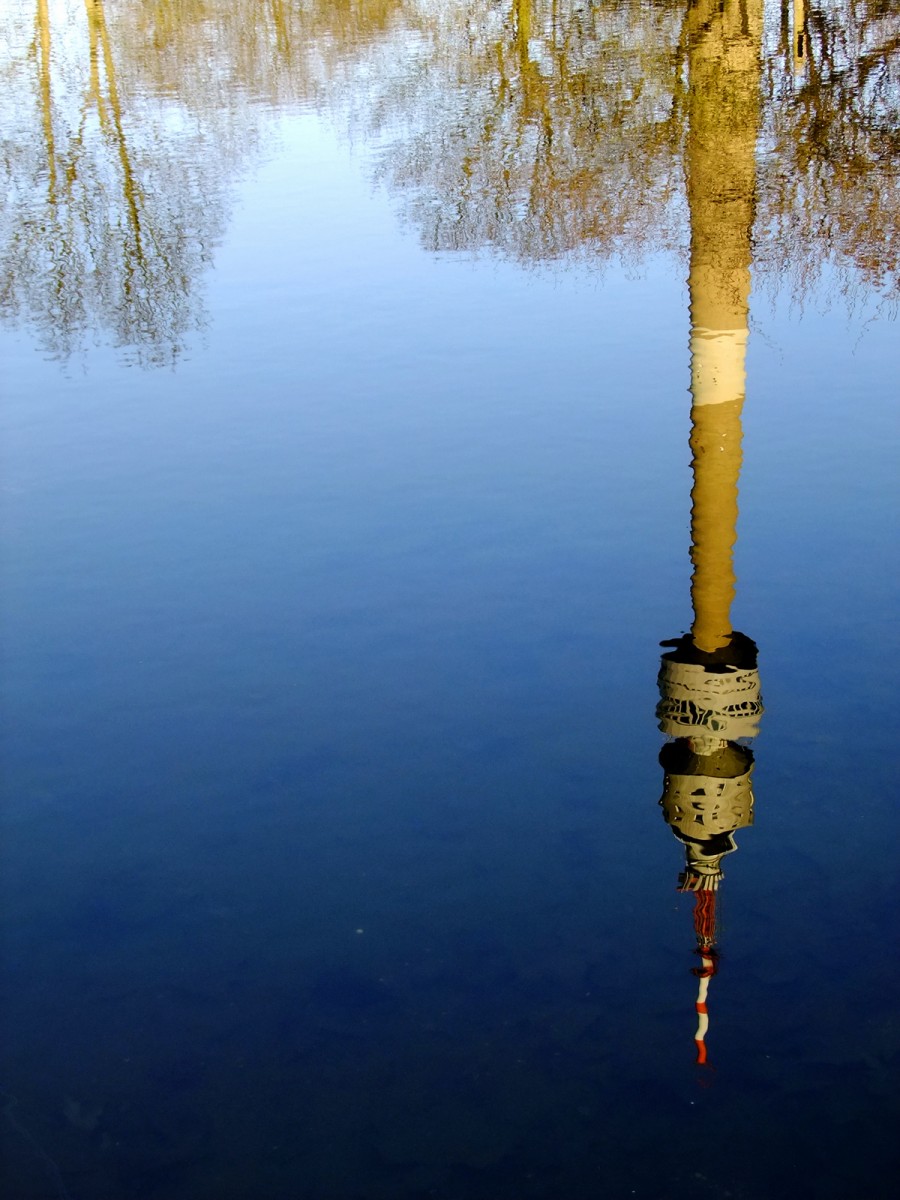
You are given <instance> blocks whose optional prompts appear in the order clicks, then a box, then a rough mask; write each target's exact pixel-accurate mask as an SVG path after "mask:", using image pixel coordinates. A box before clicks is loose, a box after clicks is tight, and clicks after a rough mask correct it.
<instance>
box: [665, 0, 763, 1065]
mask: <svg viewBox="0 0 900 1200" xmlns="http://www.w3.org/2000/svg"><path fill="white" fill-rule="evenodd" d="M762 10H763V5H762V0H748V2H747V3H744V4H740V5H738V4H726V5H723V6H720V5H719V4H717V3H696V4H694V5H692V6H691V8H690V10H689V13H688V18H687V21H688V71H689V98H688V112H689V128H688V138H687V145H686V175H687V193H688V204H689V209H690V218H691V259H690V274H689V281H688V282H689V290H690V309H691V397H692V407H691V437H690V445H691V452H692V470H693V477H694V482H693V488H692V490H691V561H692V563H693V567H694V570H693V575H692V578H691V602H692V607H693V623H692V625H691V630H690V633H688V634H685V635H683V636H682V637H680V638H676V639H673V640H671V641H667V642H663V643H662V645H663V646H664V647H666V652H665V653H664V654H663V656H662V664H661V667H660V672H659V680H658V683H659V692H660V701H659V704H658V706H657V717H658V719H659V727H660V729H661V730H662V732H663V733H665V734H666V735H667V736H668V737H669V738H671V739H673V740H672V741H670V742H668V743H667V744H666V745H665V746H664V747H663V750H662V752H661V754H660V764H661V765H662V767H663V770H664V771H665V781H664V785H663V794H662V798H661V800H660V804H661V806H662V810H663V815H664V817H665V820H666V822H667V824H668V825H669V826H670V828H671V829H672V832H673V833H674V834H675V836H676V837H677V838H678V840H679V841H680V842H681V843H682V844H683V845H684V849H685V867H684V870H683V871H682V872H681V874H680V876H679V880H678V886H679V890H680V891H684V892H692V893H694V894H695V897H696V899H695V907H694V931H695V934H696V938H697V947H696V950H697V953H698V954H699V956H700V966H699V967H697V968H695V974H697V975H698V976H699V979H700V986H699V993H698V996H697V1014H698V1023H697V1031H696V1035H695V1042H696V1046H697V1061H698V1062H700V1063H705V1062H706V1061H707V1048H706V1033H707V1030H708V1026H709V1017H708V1013H707V993H708V990H709V983H710V980H711V978H712V977H713V976H714V975H715V974H716V971H717V968H718V951H717V941H718V932H717V921H716V900H717V891H718V888H719V884H720V882H721V880H722V878H723V871H722V860H723V858H724V857H725V855H726V854H730V853H731V852H732V851H734V850H735V849H736V848H737V847H736V843H735V840H734V834H735V832H736V831H737V830H738V829H741V828H743V827H745V826H747V825H750V824H752V821H753V790H752V784H751V780H752V774H753V754H752V752H751V751H750V749H749V748H748V747H747V746H746V745H744V744H742V743H743V741H744V740H745V739H749V738H753V737H755V735H756V733H757V732H758V729H759V718H760V715H761V713H762V711H763V710H762V701H761V698H760V685H759V672H758V669H757V648H756V644H755V642H753V641H752V640H751V639H750V638H749V637H747V636H746V635H745V634H743V633H739V632H738V631H736V630H735V629H733V627H732V624H731V604H732V601H733V599H734V592H735V575H734V567H733V561H732V560H733V548H734V543H735V540H736V536H737V534H736V527H737V516H738V504H737V495H738V477H739V474H740V468H741V408H742V406H743V402H744V393H745V379H746V370H745V359H746V349H747V334H748V314H749V296H750V263H751V233H752V226H753V212H754V192H755V179H756V168H755V154H756V139H757V133H758V129H759V111H760V101H759V87H760V48H761V39H762V16H763V12H762Z"/></svg>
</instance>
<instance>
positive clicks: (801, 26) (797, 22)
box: [791, 0, 809, 75]
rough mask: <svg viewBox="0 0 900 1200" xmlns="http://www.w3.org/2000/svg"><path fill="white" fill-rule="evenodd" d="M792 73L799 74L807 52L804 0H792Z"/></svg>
mask: <svg viewBox="0 0 900 1200" xmlns="http://www.w3.org/2000/svg"><path fill="white" fill-rule="evenodd" d="M791 40H792V42H793V50H794V74H795V75H799V74H801V72H802V71H803V68H804V67H805V66H806V58H807V54H808V53H809V40H808V38H807V34H806V0H794V30H793V38H792V39H791Z"/></svg>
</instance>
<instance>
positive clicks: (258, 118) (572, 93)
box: [0, 0, 900, 362]
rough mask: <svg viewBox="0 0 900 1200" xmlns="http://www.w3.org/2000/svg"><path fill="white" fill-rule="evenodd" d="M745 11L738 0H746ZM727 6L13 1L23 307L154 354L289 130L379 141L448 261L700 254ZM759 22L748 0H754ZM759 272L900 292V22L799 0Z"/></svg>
mask: <svg viewBox="0 0 900 1200" xmlns="http://www.w3.org/2000/svg"><path fill="white" fill-rule="evenodd" d="M729 3H730V0H726V5H727V4H729ZM704 7H705V0H693V2H692V3H687V2H681V3H675V2H668V3H667V2H664V0H618V2H610V3H604V4H591V3H588V2H587V0H266V2H265V3H261V2H259V0H153V2H149V3H140V4H139V3H134V2H132V0H14V2H13V3H10V4H8V5H6V6H4V8H5V15H4V17H3V22H4V26H5V29H4V34H5V37H4V44H5V47H6V50H5V51H4V54H5V58H4V59H3V61H2V66H0V70H2V76H0V77H2V82H3V91H2V99H0V136H2V139H3V159H2V162H3V170H4V173H5V176H6V179H5V184H6V194H7V197H8V200H7V203H6V204H5V205H4V208H3V211H2V216H0V313H2V315H3V316H4V317H5V318H7V319H13V320H25V321H27V322H29V323H31V324H33V325H34V326H36V327H37V329H38V330H39V332H40V336H41V340H42V343H43V344H44V345H45V347H47V348H48V349H50V350H51V351H52V352H54V353H57V354H62V355H64V354H66V353H68V352H69V351H71V350H72V349H73V348H74V347H76V346H78V345H79V344H81V343H82V342H83V341H84V340H86V339H87V338H88V337H89V336H103V337H106V338H111V339H112V340H113V341H115V342H116V343H117V344H119V345H122V346H126V347H131V348H133V349H134V350H135V351H136V352H137V354H138V356H139V357H140V358H142V359H143V360H144V361H149V362H157V361H168V360H171V358H172V357H173V356H177V354H178V352H179V349H180V348H181V346H182V345H183V344H184V341H185V339H186V337H187V336H188V335H189V332H190V330H191V329H192V328H194V327H196V325H197V324H198V323H199V321H200V311H201V309H200V303H199V300H198V290H199V289H198V284H199V276H200V275H201V274H202V272H203V270H204V269H205V268H206V267H207V266H208V264H209V263H210V261H211V256H212V253H213V250H214V247H215V244H216V242H217V241H218V239H219V238H220V237H221V235H222V232H223V230H224V227H225V223H226V219H227V211H228V203H227V200H228V195H229V190H230V186H231V183H232V181H233V179H234V178H235V177H236V175H237V174H238V173H239V171H240V170H241V169H242V168H243V167H244V166H245V165H246V164H247V162H248V161H249V159H250V157H251V155H252V152H253V150H254V148H255V146H256V145H257V143H258V142H259V139H260V137H261V136H262V134H263V132H264V131H265V129H266V121H267V115H268V114H269V113H271V112H273V111H279V110H282V109H285V108H290V107H294V106H296V105H298V104H305V105H315V106H317V107H318V108H319V109H320V110H322V111H324V112H328V113H330V114H331V115H333V116H334V117H335V119H337V120H338V122H339V123H343V125H344V126H345V127H346V126H347V125H348V124H349V125H350V126H352V127H353V128H354V129H355V130H357V131H359V130H363V131H364V132H365V133H366V134H367V135H371V136H373V137H377V138H378V141H379V147H380V149H379V155H378V159H377V162H378V167H377V172H378V175H379V177H380V178H381V179H382V180H383V181H384V183H385V184H386V185H387V186H388V187H389V188H390V190H392V191H393V192H395V193H396V194H397V195H398V196H399V197H400V202H401V206H402V209H403V212H404V216H405V219H406V220H407V221H409V222H410V223H411V224H412V225H413V226H414V227H415V228H416V229H417V230H418V231H419V233H420V236H421V239H422V242H423V244H424V245H425V246H426V247H427V248H428V249H430V250H478V249H488V250H492V251H494V252H497V253H500V254H503V255H505V256H508V257H512V258H515V259H517V260H519V261H523V262H541V261H547V260H552V259H562V260H565V261H568V260H570V259H572V258H573V257H578V258H583V259H586V260H588V261H592V262H597V261H602V260H604V259H608V258H609V257H611V256H622V255H625V256H629V255H630V256H635V255H640V254H641V253H644V252H646V251H648V250H651V249H658V248H665V249H672V248H680V249H684V250H686V248H687V244H688V228H687V225H688V221H687V209H686V204H685V183H684V173H685V167H684V154H685V146H686V138H687V130H688V124H689V113H690V108H691V103H696V98H694V100H693V101H692V100H691V90H692V88H693V89H694V90H696V88H697V87H698V86H702V81H699V80H698V79H696V78H695V79H691V73H690V71H689V69H688V63H689V58H690V55H689V53H688V51H689V39H690V37H691V36H692V32H691V31H692V30H695V29H696V28H698V27H699V25H701V24H702V21H703V10H704ZM735 7H736V10H737V11H739V7H740V6H738V5H735ZM758 78H759V95H760V121H759V136H758V143H757V154H756V157H757V167H756V193H755V220H754V242H753V251H754V261H755V263H756V266H757V268H758V269H759V268H762V269H763V270H765V269H766V267H767V266H771V267H772V269H773V277H774V276H778V277H781V276H783V275H784V274H785V271H787V274H788V276H789V277H790V279H791V280H792V282H793V284H794V286H795V288H796V290H797V292H798V294H799V293H802V291H803V290H804V289H805V288H806V286H807V285H808V284H809V283H810V282H811V280H812V279H813V278H814V277H815V275H816V274H817V272H818V271H819V270H820V268H821V266H822V265H823V264H824V263H831V264H832V265H834V266H836V267H837V268H838V270H839V271H840V272H841V274H842V279H843V282H844V284H845V286H846V288H847V290H848V291H853V290H854V289H863V290H865V291H870V290H874V291H875V292H876V293H878V294H879V295H881V296H884V297H887V298H888V299H889V300H890V301H892V302H895V301H896V300H897V298H898V295H900V282H898V279H900V273H898V262H900V254H898V251H900V245H898V222H900V218H898V213H900V9H898V5H897V3H896V2H895V0H851V2H850V3H845V2H843V0H841V2H840V3H839V2H838V0H819V2H818V3H804V2H803V0H780V3H779V4H778V5H776V6H771V7H770V10H769V13H768V25H767V27H766V28H765V30H764V34H763V40H762V52H761V56H760V61H759V64H758Z"/></svg>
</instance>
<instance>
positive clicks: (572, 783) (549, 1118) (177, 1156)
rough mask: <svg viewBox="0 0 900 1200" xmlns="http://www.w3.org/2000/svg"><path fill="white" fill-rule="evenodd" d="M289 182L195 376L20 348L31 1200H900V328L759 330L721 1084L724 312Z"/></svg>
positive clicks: (15, 687) (8, 921) (638, 275)
mask: <svg viewBox="0 0 900 1200" xmlns="http://www.w3.org/2000/svg"><path fill="white" fill-rule="evenodd" d="M273 120H274V118H273ZM278 132H279V137H278V139H277V140H273V141H272V142H271V143H270V144H269V146H268V149H267V153H266V155H265V156H264V157H263V158H262V160H261V161H259V162H257V163H256V164H255V165H254V167H253V169H252V170H250V169H248V170H247V171H246V172H245V174H244V175H243V176H242V177H241V178H240V179H239V180H238V181H237V182H235V183H234V184H233V185H232V186H233V193H232V197H231V207H230V213H231V217H230V221H229V223H228V225H227V228H226V230H225V232H224V235H223V241H222V244H221V245H220V246H219V247H218V248H217V249H216V252H215V256H214V265H211V266H210V268H209V269H208V270H207V272H206V273H205V275H204V276H203V277H202V279H201V280H199V281H198V286H199V287H200V288H201V290H202V295H203V303H204V306H205V316H204V319H203V328H202V329H201V330H199V331H197V332H196V333H195V334H193V335H191V336H190V337H188V338H187V339H186V342H185V345H186V349H185V352H184V354H183V355H182V356H181V357H180V358H179V359H178V361H177V362H176V363H175V365H174V366H163V367H160V368H157V369H152V370H143V369H141V367H140V365H139V364H137V363H136V362H134V355H133V354H132V353H130V352H129V350H128V348H127V347H118V348H117V347H115V345H110V343H109V339H104V338H103V337H98V339H97V344H96V345H94V344H90V345H87V346H86V347H84V348H83V349H81V350H79V351H77V352H76V353H75V354H73V355H72V356H70V357H68V358H66V359H65V360H64V361H62V362H60V361H59V360H58V359H57V358H53V357H52V356H47V355H45V354H42V353H41V352H40V351H39V350H37V349H36V341H35V338H34V336H33V333H32V332H30V331H29V330H28V328H27V327H25V326H19V327H16V328H7V329H6V330H4V331H3V335H2V353H3V362H4V368H3V391H4V405H3V414H2V424H3V429H2V445H3V450H2V465H3V475H4V482H3V487H4V495H3V504H2V514H3V518H2V519H3V530H4V546H3V551H2V569H3V578H4V589H3V598H2V602H0V603H2V621H3V642H2V645H3V660H4V661H3V666H4V671H3V683H2V710H3V721H2V739H3V762H4V772H3V778H4V791H5V796H6V799H5V803H4V807H3V830H2V847H3V849H2V866H3V871H2V891H3V914H4V916H3V977H2V985H3V992H2V994H3V1008H4V1025H5V1035H4V1040H3V1053H2V1074H0V1087H2V1089H3V1093H4V1096H3V1097H2V1098H0V1099H2V1100H3V1124H4V1128H3V1136H4V1147H5V1167H4V1172H5V1176H6V1188H7V1190H6V1192H5V1193H4V1195H8V1196H9V1197H10V1200H41V1198H44V1197H59V1196H63V1197H65V1196H68V1197H71V1200H244V1198H246V1197H251V1196H264V1197H266V1198H267V1200H295V1198H302V1200H369V1198H371V1200H382V1198H384V1200H422V1198H424V1197H437V1198H439V1200H530V1198H535V1200H537V1198H541V1200H544V1198H550V1197H553V1198H554V1200H556V1198H565V1200H581V1198H582V1197H584V1198H587V1197H596V1196H602V1195H605V1196H611V1197H630V1196H637V1197H645V1198H652V1197H659V1198H667V1200H669V1198H675V1200H679V1198H681V1197H688V1196H690V1197H701V1198H702V1197H716V1198H718V1197H734V1198H739V1200H750V1198H752V1200H762V1198H768V1197H791V1198H792V1200H793V1198H802V1197H815V1198H816V1200H819V1198H822V1197H829V1198H835V1200H838V1198H849V1197H866V1198H873V1200H874V1198H877V1197H881V1196H888V1195H889V1194H892V1178H893V1176H892V1169H893V1168H894V1167H896V1165H897V1164H896V1152H895V1144H896V1137H895V1129H896V1127H897V1119H898V1111H897V1065H898V1053H900V1026H898V1022H897V993H898V976H897V968H896V959H895V955H894V947H895V944H896V933H897V917H896V913H897V902H898V899H900V891H898V884H897V874H896V854H895V846H896V840H897V833H898V820H897V813H896V805H895V790H896V789H895V786H894V776H895V770H894V763H895V759H894V751H893V737H892V735H893V733H894V726H895V723H896V722H895V720H894V719H893V716H894V714H895V712H896V685H895V680H896V661H897V659H896V651H897V638H896V621H895V618H894V614H895V611H896V591H897V588H896V570H895V567H896V562H895V558H893V559H892V556H893V555H894V553H895V551H896V545H897V530H896V511H897V504H896V501H897V486H896V461H897V442H898V424H897V419H896V381H895V361H896V346H897V329H896V323H895V322H894V321H892V320H891V317H890V313H888V312H885V309H884V306H880V307H879V306H878V304H877V303H876V302H875V301H874V300H873V301H871V302H869V301H867V300H865V299H864V300H863V301H862V302H861V303H860V304H858V305H857V307H856V309H855V310H853V311H848V309H847V307H846V306H844V305H842V304H840V303H833V302H832V301H833V295H832V292H833V286H832V281H831V279H830V277H829V275H828V273H827V271H826V273H825V276H824V278H823V280H822V282H821V285H820V287H819V289H818V290H817V291H815V292H813V294H811V295H809V296H808V297H807V298H806V300H805V302H804V304H803V306H802V308H801V307H798V306H796V305H792V304H791V303H790V301H789V299H788V298H787V297H785V296H781V297H779V298H776V299H774V300H773V299H772V298H771V296H769V295H768V294H767V293H766V292H764V291H763V290H759V289H758V290H755V291H754V293H753V296H752V298H751V315H752V324H751V334H750V349H749V357H748V363H747V370H748V383H747V399H746V403H745V406H744V464H743V471H742V475H741V483H740V488H741V491H740V507H741V515H740V525H739V541H738V544H737V548H736V570H737V575H738V585H737V597H736V601H735V605H734V610H733V616H734V623H735V625H736V627H737V628H739V629H742V630H744V631H745V632H746V633H747V634H748V635H749V636H751V637H753V638H754V640H755V641H756V642H757V643H758V645H759V648H760V673H761V677H762V684H763V692H764V696H765V703H766V714H765V716H764V718H763V723H762V732H761V735H760V737H759V738H758V740H757V741H756V742H755V744H754V754H755V758H756V769H755V774H754V790H755V794H756V816H755V824H754V825H753V827H752V828H749V829H744V830H742V831H740V832H739V833H738V835H737V841H738V843H739V846H740V849H739V852H738V853H737V854H735V855H733V856H731V857H730V858H729V859H728V860H727V863H726V874H727V881H726V883H725V884H724V886H723V888H722V892H721V913H720V915H721V936H720V943H719V944H720V950H721V955H722V959H721V966H720V970H719V973H718V975H717V976H716V977H715V979H714V980H713V981H712V982H711V987H710V1000H709V1007H710V1021H711V1024H710V1032H709V1035H708V1038H707V1042H708V1047H709V1065H708V1067H706V1068H699V1067H697V1066H696V1065H695V1063H694V1057H695V1049H694V1043H693V1037H694V1028H695V1024H696V1018H695V1015H694V1001H695V999H696V993H697V980H696V978H695V977H694V976H692V975H691V968H692V967H693V966H694V965H695V963H696V957H695V956H694V955H693V954H692V949H693V946H694V933H693V926H692V900H691V898H690V897H687V896H684V895H681V894H679V893H677V892H676V891H675V885H676V881H677V876H678V872H679V870H680V869H681V867H682V859H683V854H682V849H681V847H680V846H679V844H678V843H677V842H676V841H675V839H674V838H673V837H672V835H671V833H670V831H669V830H668V829H667V828H666V826H665V823H664V822H663V819H662V816H661V813H660V810H659V807H658V804H657V801H658V798H659V795H660V793H661V790H662V783H663V772H662V769H661V767H660V765H659V763H658V761H657V756H658V754H659V750H660V747H661V745H662V741H663V738H662V735H661V734H660V733H659V731H658V730H657V727H656V719H655V716H654V710H655V705H656V702H657V690H656V675H657V670H658V666H659V654H660V650H659V645H658V643H659V642H660V641H661V640H663V639H665V638H671V637H675V636H677V635H678V634H680V633H681V632H683V631H684V630H685V629H686V628H687V627H688V626H689V624H690V593H689V578H690V562H689V558H688V548H689V533H688V514H689V506H690V500H689V492H690V486H691V477H690V469H689V468H690V450H689V447H688V430H689V412H690V397H689V395H688V390H687V389H688V383H689V358H688V335H689V326H688V313H687V289H686V284H685V275H686V268H685V264H684V262H683V261H682V260H680V259H678V258H677V257H673V256H666V255H662V254H660V255H650V256H648V257H645V258H644V259H642V261H641V262H640V264H639V265H637V266H635V265H634V264H629V265H627V266H624V265H621V264H618V263H615V262H612V263H610V264H607V265H606V267H605V268H604V269H603V270H602V271H600V270H599V269H597V268H593V267H592V266H591V265H590V264H581V265H577V266H576V265H569V266H568V267H566V266H559V265H557V266H555V267H554V266H552V265H551V266H547V267H545V268H534V269H524V268H523V267H522V266H520V265H517V264H515V263H511V262H508V261H503V260H502V259H497V258H493V257H490V256H473V255H466V254H461V255H458V256H454V255H451V254H440V255H435V254H431V253H429V252H427V251H425V250H423V249H422V247H421V246H420V243H419V240H418V238H417V236H416V232H415V230H413V229H410V228H409V227H408V226H404V225H403V224H401V223H398V220H397V215H396V205H395V202H394V200H393V199H392V197H391V196H390V195H389V194H387V193H386V192H384V191H379V190H377V189H375V188H374V186H373V183H372V162H371V160H370V159H369V158H368V157H367V154H366V151H365V150H364V149H360V148H359V147H352V146H350V145H349V144H348V142H347V140H346V139H345V138H343V137H342V136H341V135H340V133H339V132H337V131H336V130H335V127H334V126H333V125H332V124H330V123H329V122H328V121H327V120H325V119H324V118H319V117H316V116H315V115H313V114H312V113H311V112H309V111H303V112H299V113H295V114H294V115H292V116H290V115H289V116H286V117H283V118H282V120H281V123H280V125H279V130H278Z"/></svg>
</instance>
